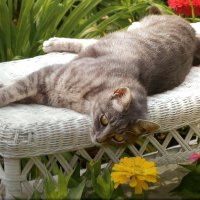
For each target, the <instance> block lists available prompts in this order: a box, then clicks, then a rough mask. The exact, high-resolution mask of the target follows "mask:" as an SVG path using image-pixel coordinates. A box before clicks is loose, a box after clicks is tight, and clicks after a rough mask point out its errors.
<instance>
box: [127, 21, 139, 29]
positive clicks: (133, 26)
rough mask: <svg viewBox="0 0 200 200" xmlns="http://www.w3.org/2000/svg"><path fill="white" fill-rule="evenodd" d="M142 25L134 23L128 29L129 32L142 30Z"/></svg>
mask: <svg viewBox="0 0 200 200" xmlns="http://www.w3.org/2000/svg"><path fill="white" fill-rule="evenodd" d="M141 27H142V25H141V23H140V22H133V23H132V24H131V25H130V26H129V27H128V29H127V31H133V30H135V29H138V28H141Z"/></svg>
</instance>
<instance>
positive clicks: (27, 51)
mask: <svg viewBox="0 0 200 200" xmlns="http://www.w3.org/2000/svg"><path fill="white" fill-rule="evenodd" d="M151 5H156V6H158V7H159V8H162V9H163V10H165V11H169V12H170V10H169V9H168V7H167V6H166V5H164V4H163V3H162V2H161V1H156V0H151V1H147V0H136V1H135V0H115V1H112V0H96V1H93V0H28V1H27V0H1V1H0V61H7V60H13V59H20V58H27V57H33V56H36V55H39V54H42V53H43V52H42V48H41V46H42V43H43V41H44V40H47V39H48V38H50V37H53V36H58V37H75V38H83V37H84V38H90V37H99V36H102V35H104V34H105V33H107V32H110V31H115V30H117V29H121V28H124V27H126V26H128V25H129V24H130V23H131V22H133V21H136V20H138V19H140V18H141V17H142V16H144V15H146V13H147V9H148V7H149V6H151Z"/></svg>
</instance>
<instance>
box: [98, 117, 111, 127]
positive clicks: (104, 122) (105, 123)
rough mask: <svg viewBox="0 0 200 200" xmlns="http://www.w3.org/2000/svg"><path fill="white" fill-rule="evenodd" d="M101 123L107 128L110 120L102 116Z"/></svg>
mask: <svg viewBox="0 0 200 200" xmlns="http://www.w3.org/2000/svg"><path fill="white" fill-rule="evenodd" d="M100 123H101V124H102V125H103V126H107V125H108V123H109V120H108V118H107V117H106V115H102V116H101V117H100Z"/></svg>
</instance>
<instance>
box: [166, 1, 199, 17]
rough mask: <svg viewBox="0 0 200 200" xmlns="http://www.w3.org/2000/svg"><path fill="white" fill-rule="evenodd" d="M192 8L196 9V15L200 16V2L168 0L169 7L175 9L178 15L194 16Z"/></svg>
mask: <svg viewBox="0 0 200 200" xmlns="http://www.w3.org/2000/svg"><path fill="white" fill-rule="evenodd" d="M191 3H192V6H193V8H194V15H195V16H198V15H200V0H168V5H169V6H170V7H171V8H173V9H174V11H175V12H176V14H183V15H185V16H188V17H190V16H192V7H191Z"/></svg>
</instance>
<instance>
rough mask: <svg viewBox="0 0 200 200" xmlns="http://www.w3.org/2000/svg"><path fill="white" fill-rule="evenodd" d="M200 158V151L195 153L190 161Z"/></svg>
mask: <svg viewBox="0 0 200 200" xmlns="http://www.w3.org/2000/svg"><path fill="white" fill-rule="evenodd" d="M199 159H200V153H193V154H192V155H191V156H190V157H189V161H191V162H195V161H197V160H199Z"/></svg>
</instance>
